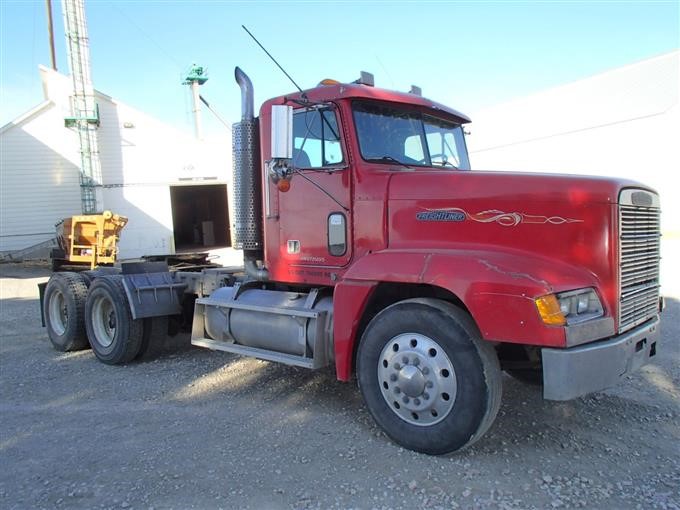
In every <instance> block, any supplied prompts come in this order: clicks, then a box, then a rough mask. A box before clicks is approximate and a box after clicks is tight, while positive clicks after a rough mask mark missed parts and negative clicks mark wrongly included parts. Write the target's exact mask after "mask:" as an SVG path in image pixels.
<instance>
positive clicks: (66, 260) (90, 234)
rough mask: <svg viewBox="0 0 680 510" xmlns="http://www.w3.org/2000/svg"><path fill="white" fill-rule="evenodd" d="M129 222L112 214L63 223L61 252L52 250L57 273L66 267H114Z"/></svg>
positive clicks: (59, 236) (59, 229) (73, 218)
mask: <svg viewBox="0 0 680 510" xmlns="http://www.w3.org/2000/svg"><path fill="white" fill-rule="evenodd" d="M127 221H128V219H127V218H126V217H125V216H119V215H118V214H113V213H112V212H111V211H104V212H103V213H101V214H87V215H80V216H71V217H70V218H65V219H63V220H61V221H60V222H59V223H57V224H56V225H55V227H56V229H57V242H58V243H59V249H55V250H52V254H51V259H52V268H53V269H54V270H57V269H58V268H59V267H60V266H61V265H63V264H69V265H89V266H90V269H94V268H95V267H97V266H101V265H112V264H113V263H114V262H115V261H116V255H118V239H119V234H120V231H121V230H122V229H123V227H125V225H126V224H127Z"/></svg>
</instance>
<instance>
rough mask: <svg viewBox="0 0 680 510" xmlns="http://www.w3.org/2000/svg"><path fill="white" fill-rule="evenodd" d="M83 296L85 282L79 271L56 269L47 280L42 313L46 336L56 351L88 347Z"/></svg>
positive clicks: (85, 290)
mask: <svg viewBox="0 0 680 510" xmlns="http://www.w3.org/2000/svg"><path fill="white" fill-rule="evenodd" d="M86 298H87V282H86V280H85V279H84V278H83V277H82V276H81V275H80V274H78V273H70V272H63V273H55V274H53V275H52V277H51V278H50V280H49V282H47V287H46V288H45V296H44V299H43V303H44V310H43V314H44V318H45V326H46V327H47V336H48V337H49V339H50V342H51V343H52V346H53V347H54V348H55V349H56V350H57V351H60V352H70V351H79V350H82V349H87V347H88V341H87V335H86V334H85V301H86Z"/></svg>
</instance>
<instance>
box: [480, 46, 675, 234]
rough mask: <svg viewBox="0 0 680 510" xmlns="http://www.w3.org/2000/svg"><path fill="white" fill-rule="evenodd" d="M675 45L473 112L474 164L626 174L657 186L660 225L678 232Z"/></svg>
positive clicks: (492, 167)
mask: <svg viewBox="0 0 680 510" xmlns="http://www.w3.org/2000/svg"><path fill="white" fill-rule="evenodd" d="M679 63H680V52H678V51H675V52H672V53H669V54H665V55H661V56H659V57H655V58H651V59H648V60H645V61H642V62H638V63H636V64H632V65H629V66H625V67H622V68H619V69H614V70H612V71H609V72H606V73H602V74H600V75H596V76H593V77H590V78H587V79H584V80H581V81H578V82H575V83H571V84H567V85H564V86H561V87H556V88H554V89H550V90H547V91H543V92H540V93H538V94H534V95H532V96H528V97H525V98H521V99H518V100H515V101H512V102H509V103H506V104H502V105H498V106H496V107H492V108H488V109H485V110H483V111H480V112H478V113H477V114H474V115H472V116H471V117H472V120H473V123H472V125H471V126H470V127H469V130H470V132H471V134H470V136H469V137H468V147H469V150H470V161H471V164H472V167H473V168H474V169H477V170H513V171H526V172H562V173H573V174H589V175H601V176H612V177H614V176H616V177H625V178H628V179H633V180H637V181H641V182H644V183H646V184H649V185H651V186H653V187H655V188H656V189H657V190H658V191H659V192H660V193H661V202H662V208H663V214H662V229H663V231H664V233H665V234H666V235H668V234H673V235H677V234H680V202H678V200H677V199H676V197H675V190H676V189H677V185H676V181H677V177H676V175H677V173H678V169H679V168H680V150H679V149H678V142H677V139H678V136H680V107H679V105H678V96H679V94H680V82H679V78H678V69H679V67H680V65H679Z"/></svg>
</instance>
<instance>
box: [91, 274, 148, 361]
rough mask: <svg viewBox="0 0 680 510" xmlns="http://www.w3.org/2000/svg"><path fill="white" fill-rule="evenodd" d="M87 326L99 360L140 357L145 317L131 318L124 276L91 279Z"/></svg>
mask: <svg viewBox="0 0 680 510" xmlns="http://www.w3.org/2000/svg"><path fill="white" fill-rule="evenodd" d="M85 329H86V330H87V337H88V339H89V340H90V345H91V346H92V350H93V351H94V353H95V355H96V356H97V359H99V361H101V362H103V363H107V364H109V365H115V364H119V363H127V362H128V361H132V360H133V359H134V358H135V356H137V354H138V353H139V350H140V347H141V345H142V340H143V337H144V320H143V319H137V320H134V319H133V318H132V312H131V311H130V305H129V303H128V301H127V296H126V295H125V289H124V287H123V277H122V276H119V275H107V276H99V277H97V278H95V280H94V281H93V282H92V285H91V286H90V291H89V292H88V294H87V301H86V302H85Z"/></svg>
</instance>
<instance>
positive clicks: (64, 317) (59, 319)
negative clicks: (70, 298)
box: [48, 290, 68, 336]
mask: <svg viewBox="0 0 680 510" xmlns="http://www.w3.org/2000/svg"><path fill="white" fill-rule="evenodd" d="M48 313H49V316H50V324H51V325H52V329H53V330H54V332H55V333H56V334H57V335H59V336H61V335H63V334H64V332H65V331H66V328H67V327H68V308H67V307H66V299H65V298H64V295H63V294H62V293H61V292H60V291H59V290H55V291H54V294H53V295H52V299H50V303H49V307H48Z"/></svg>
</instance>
